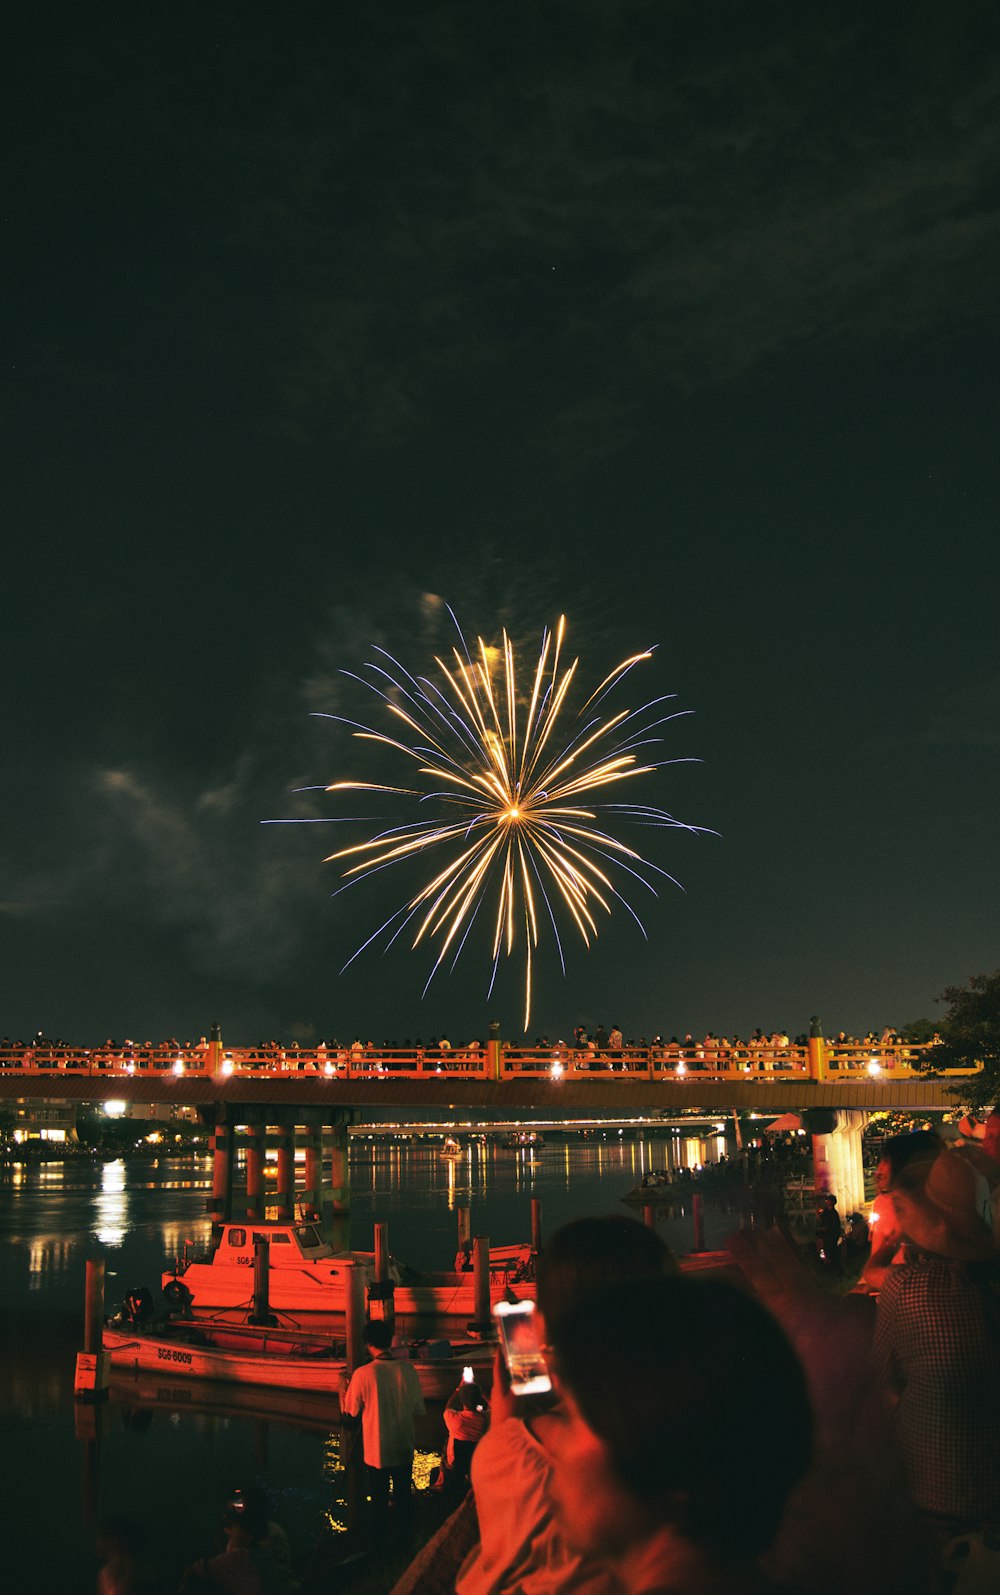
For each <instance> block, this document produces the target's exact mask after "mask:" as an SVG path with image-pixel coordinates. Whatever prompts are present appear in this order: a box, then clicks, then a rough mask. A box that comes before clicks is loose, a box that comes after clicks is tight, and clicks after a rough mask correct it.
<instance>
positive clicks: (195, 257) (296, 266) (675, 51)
mask: <svg viewBox="0 0 1000 1595" xmlns="http://www.w3.org/2000/svg"><path fill="white" fill-rule="evenodd" d="M987 15H988V13H987V10H986V8H985V7H981V6H969V7H963V8H960V14H959V13H956V16H955V17H954V18H951V19H949V18H946V17H941V16H939V15H938V13H936V12H935V13H933V16H932V14H931V12H930V10H929V8H921V7H917V8H910V7H906V8H901V7H895V8H892V7H890V8H887V9H885V10H883V9H881V8H880V10H879V11H877V12H869V11H858V10H857V9H854V10H852V9H851V8H847V9H846V10H844V11H843V12H842V13H838V14H837V15H836V16H826V17H823V16H821V15H820V16H817V14H816V13H815V12H803V13H800V14H797V13H793V12H790V11H789V10H788V8H786V7H777V6H773V5H772V6H764V7H755V8H754V12H753V15H752V17H751V16H750V14H749V13H748V12H747V11H746V8H745V7H744V6H742V5H738V4H736V3H735V0H730V3H724V4H722V5H720V6H718V7H715V8H713V18H712V26H711V27H708V26H705V25H704V20H705V19H704V11H703V8H702V7H701V6H698V5H695V4H694V3H693V0H689V3H685V4H675V5H673V6H663V5H661V4H659V3H656V4H653V3H652V0H630V3H628V4H625V5H623V6H615V7H600V6H592V5H589V4H579V3H573V4H564V5H555V6H553V7H546V8H545V10H544V13H543V12H542V11H540V10H538V9H533V10H531V11H530V12H526V11H525V10H524V9H523V8H520V7H510V6H499V7H486V8H483V7H477V8H470V7H467V6H463V5H454V6H449V5H438V6H435V7H433V8H431V10H430V11H429V12H428V11H427V10H426V9H425V8H419V9H418V10H415V9H414V8H411V7H407V6H392V5H389V6H386V7H379V8H377V9H376V10H374V11H372V10H369V11H366V12H363V13H355V14H353V15H351V16H350V17H347V16H343V15H341V16H338V18H337V22H336V25H334V24H333V22H332V19H331V17H330V14H329V12H328V11H326V10H325V9H324V10H322V11H316V10H312V9H310V8H305V10H304V12H303V13H302V14H301V15H300V18H299V27H298V29H297V31H296V32H294V33H289V34H279V35H277V36H276V35H275V34H274V32H273V29H272V27H271V25H270V22H269V21H263V20H262V19H261V18H260V17H256V18H254V17H253V16H251V17H249V18H246V17H245V14H244V13H243V12H242V10H241V11H239V12H238V13H237V12H236V11H235V10H234V9H233V8H232V7H227V6H225V5H223V6H220V7H218V8H214V13H213V16H212V17H203V18H202V19H201V20H200V23H199V28H198V30H197V31H196V33H195V35H194V37H193V38H192V37H191V35H190V32H189V28H188V26H187V22H185V23H184V24H183V25H181V23H180V22H179V21H178V20H177V17H176V15H175V14H173V13H172V14H170V15H168V16H164V17H162V18H161V19H160V27H159V29H158V31H157V36H156V37H155V38H154V37H153V35H152V34H151V33H149V32H148V31H146V30H145V29H144V28H143V27H142V26H141V25H136V24H135V23H133V26H132V27H131V28H129V27H126V28H124V29H123V30H122V31H121V32H120V34H118V35H117V36H116V37H115V38H114V39H113V40H112V39H105V38H103V37H101V38H98V37H96V36H95V37H93V38H91V39H89V40H81V42H80V45H79V49H78V52H77V53H76V54H75V55H73V54H71V55H70V56H69V57H68V59H67V61H65V62H64V63H63V73H64V80H63V82H62V83H61V84H60V83H59V82H58V79H57V85H56V86H57V89H63V90H65V91H66V92H67V93H68V95H69V96H70V98H71V100H72V99H73V98H74V97H75V98H76V99H77V101H82V100H83V98H84V97H86V106H87V119H86V125H85V126H84V128H83V129H82V130H81V139H80V143H81V148H80V149H79V150H75V151H70V150H69V149H68V148H66V147H65V146H63V147H62V148H61V149H60V150H59V154H60V156H61V164H62V166H63V170H64V176H63V182H64V184H66V185H67V187H68V185H69V183H70V182H72V180H73V176H74V175H75V173H74V167H76V166H78V165H80V164H82V163H83V162H84V161H85V160H88V159H91V160H95V161H105V162H106V161H107V160H108V158H109V155H111V154H112V153H113V157H114V159H113V167H112V177H111V185H110V187H109V189H108V190H107V191H106V193H105V194H104V196H103V198H104V203H105V205H106V207H107V220H108V224H109V228H110V229H111V230H110V232H109V233H108V235H107V237H106V239H105V241H104V242H105V247H106V249H107V250H108V251H111V250H118V251H120V265H121V269H123V270H124V271H126V272H128V271H129V267H130V254H131V253H132V249H131V245H130V243H129V240H128V239H127V238H125V239H122V238H120V237H119V236H118V234H119V233H120V229H121V224H122V220H123V217H122V214H121V208H122V203H123V199H124V195H123V191H122V187H123V184H124V183H125V182H126V181H127V182H128V183H129V184H130V186H131V189H132V192H131V193H130V195H129V200H128V207H129V209H131V210H133V212H134V213H136V214H137V216H138V217H141V218H144V219H145V218H148V221H147V226H148V225H149V222H152V225H153V226H154V227H155V230H156V232H157V233H158V234H159V235H160V237H161V239H162V259H161V261H160V262H159V263H157V262H155V261H154V262H152V263H149V262H144V263H143V265H144V267H148V266H149V265H150V264H151V265H152V270H151V271H149V270H144V278H145V284H144V292H145V294H146V295H147V296H151V297H148V304H149V308H151V309H152V308H153V307H154V306H155V303H156V299H157V297H158V284H159V282H160V281H161V280H162V279H164V278H165V277H166V276H167V275H168V274H170V273H171V272H172V271H174V270H175V269H176V267H175V262H177V260H178V251H179V249H183V266H182V267H181V272H182V276H181V281H180V283H179V284H176V283H175V285H174V286H175V287H176V286H179V287H180V288H181V291H182V293H183V294H186V296H187V297H188V299H189V301H190V310H189V315H190V319H189V324H188V326H187V328H186V329H184V330H183V332H182V331H181V329H180V328H178V329H177V331H178V332H181V335H182V336H187V337H188V338H194V339H198V338H202V337H205V336H209V337H211V339H212V340H213V341H215V342H217V343H218V345H219V347H220V350H221V351H225V352H226V358H228V359H231V360H238V359H239V344H240V342H241V341H242V340H243V339H245V338H246V337H247V336H248V335H250V324H251V322H253V323H254V326H253V333H252V336H253V340H254V342H255V344H256V345H257V348H258V353H259V355H261V356H262V357H263V363H262V364H261V365H260V366H259V368H258V372H257V376H256V385H257V386H258V388H259V391H258V393H257V395H256V398H255V401H254V402H255V404H256V409H257V414H256V424H257V425H258V426H261V427H264V428H265V429H275V430H276V431H277V432H278V433H283V434H286V435H291V436H300V437H302V438H309V439H311V440H313V441H318V442H323V441H324V440H326V441H328V442H329V441H333V440H337V441H339V442H344V441H346V442H351V441H355V442H357V441H359V440H361V441H364V442H365V443H372V444H375V445H376V446H382V447H384V446H386V445H395V444H398V443H400V442H403V441H406V440H409V439H414V438H420V437H422V436H425V435H426V434H427V432H428V429H429V428H431V427H432V426H434V425H439V424H440V412H441V407H442V406H444V407H445V409H447V408H448V406H449V405H453V406H455V407H456V411H457V412H458V413H457V414H456V423H457V425H458V430H459V432H464V431H466V430H467V423H466V422H461V421H459V419H458V417H459V414H461V412H463V411H466V412H467V411H468V410H469V409H470V408H471V409H472V410H473V411H475V410H479V411H480V412H481V413H482V415H483V417H484V420H486V421H487V423H488V422H489V420H491V419H492V418H493V417H495V415H496V408H497V406H498V405H502V406H503V408H504V411H505V415H506V419H507V420H508V423H511V422H513V425H514V430H515V434H516V433H517V432H519V433H520V436H521V441H522V443H523V444H524V445H526V446H528V447H530V448H532V449H537V450H539V451H541V452H543V453H544V454H545V455H546V456H551V455H553V454H562V455H563V456H564V457H567V456H573V455H575V456H577V457H579V456H580V455H581V453H583V454H589V452H590V450H592V449H593V448H597V449H599V450H601V451H606V450H607V449H608V448H609V447H613V446H614V445H615V444H616V443H617V442H618V441H620V440H622V439H624V438H625V437H626V436H627V434H628V428H629V424H630V420H631V419H632V418H634V417H635V416H636V415H637V414H638V413H639V412H641V411H642V410H643V409H645V408H647V407H648V406H649V405H650V403H654V404H655V402H656V400H657V398H658V397H661V398H662V397H663V396H665V395H668V394H670V393H676V392H682V393H683V392H690V391H692V390H698V389H702V388H705V387H709V388H711V387H715V386H718V385H721V384H731V383H734V382H742V381H744V380H745V379H746V378H747V377H748V376H749V375H750V374H751V373H754V372H759V371H760V369H761V368H762V367H767V366H769V365H773V363H774V362H780V361H782V360H784V359H786V358H787V357H788V356H789V355H790V354H793V353H795V352H796V351H801V350H803V349H809V350H812V351H813V352H814V353H815V354H816V355H817V356H820V355H822V354H823V352H824V351H828V350H831V349H832V350H835V351H837V352H838V353H841V354H843V353H850V352H851V351H852V350H861V349H865V348H866V347H868V346H869V345H870V344H871V343H872V342H873V340H876V339H878V340H885V339H886V338H888V339H900V340H905V339H908V338H911V337H913V336H915V335H927V334H929V333H933V332H934V331H935V329H937V328H939V327H941V326H943V325H945V324H947V325H948V326H951V325H953V323H954V321H955V317H956V311H957V313H958V314H959V315H960V316H961V317H963V318H965V319H969V320H974V319H975V318H977V317H980V316H987V317H989V318H990V319H991V320H992V319H994V318H995V296H994V293H993V290H992V282H993V280H994V279H995V278H996V276H997V275H998V274H1000V149H998V145H997V141H996V138H995V136H994V122H993V117H992V115H991V113H990V108H991V107H992V106H995V104H996V102H997V98H998V95H1000V66H998V63H997V60H996V56H995V54H992V53H991V52H990V51H989V50H988V49H985V48H983V49H977V47H976V40H977V37H978V34H977V21H978V24H979V25H982V26H985V23H986V20H987ZM720 45H724V48H720ZM105 47H106V52H105ZM127 129H128V130H129V144H128V147H127V148H123V140H124V137H125V133H126V130H127ZM54 137H55V135H54V134H51V133H50V134H49V135H48V137H46V136H45V134H44V133H43V137H42V141H41V143H42V152H43V158H44V156H49V157H51V154H52V150H51V143H52V141H53V139H54ZM93 197H94V193H93V189H91V192H90V198H91V199H93ZM101 199H102V196H101V195H100V194H98V195H97V203H98V205H100V204H101ZM72 203H73V201H72V198H70V199H69V204H70V207H71V211H72ZM153 218H155V221H154V220H153ZM80 265H81V275H82V284H84V283H86V282H87V280H88V279H89V278H91V277H92V276H93V274H94V273H95V271H97V270H99V269H100V267H101V265H102V260H101V257H100V256H97V255H95V256H94V257H93V258H91V259H90V260H89V261H88V260H87V259H86V258H85V259H84V260H83V261H81V263H80ZM131 293H132V289H131V288H130V287H128V286H127V287H126V306H125V308H126V316H128V313H129V306H128V299H129V297H130V296H131ZM265 306H266V308H265ZM135 309H136V310H137V311H138V310H139V309H140V306H139V305H136V306H135ZM39 358H41V356H40V354H39ZM46 358H47V360H48V361H49V362H50V363H51V360H52V359H53V358H55V359H57V360H58V361H60V362H61V363H62V365H63V367H64V369H66V370H67V371H68V372H71V371H72V369H73V367H74V365H76V364H77V363H78V361H79V356H78V354H77V353H75V352H74V351H73V350H72V347H71V346H70V347H69V348H64V350H63V352H62V353H59V354H56V355H53V354H52V353H50V354H49V355H48V356H47V357H46ZM102 380H106V376H105V375H104V374H103V373H102ZM251 380H252V381H253V379H251ZM511 386H513V387H515V388H516V387H518V386H520V388H521V405H522V414H521V416H520V418H519V419H518V418H516V417H513V416H511V414H510V410H509V400H508V398H507V395H508V392H509V389H510V387H511ZM276 400H277V403H276ZM432 417H433V419H432Z"/></svg>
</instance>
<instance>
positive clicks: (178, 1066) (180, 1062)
mask: <svg viewBox="0 0 1000 1595" xmlns="http://www.w3.org/2000/svg"><path fill="white" fill-rule="evenodd" d="M173 1072H174V1074H183V1073H184V1059H183V1058H177V1059H175V1061H174V1071H173Z"/></svg>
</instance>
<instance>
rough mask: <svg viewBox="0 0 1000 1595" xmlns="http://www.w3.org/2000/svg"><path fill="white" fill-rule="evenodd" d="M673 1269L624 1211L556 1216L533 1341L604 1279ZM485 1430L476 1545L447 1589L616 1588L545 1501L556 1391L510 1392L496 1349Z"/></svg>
mask: <svg viewBox="0 0 1000 1595" xmlns="http://www.w3.org/2000/svg"><path fill="white" fill-rule="evenodd" d="M673 1267H674V1263H673V1259H672V1257H671V1256H670V1253H669V1251H668V1250H667V1248H666V1246H665V1245H664V1243H663V1241H662V1240H661V1239H660V1237H659V1236H658V1235H657V1234H656V1232H655V1231H654V1230H652V1229H649V1228H647V1227H646V1226H645V1225H644V1224H639V1223H637V1222H636V1221H635V1220H634V1219H630V1218H618V1217H601V1218H583V1219H576V1220H574V1221H573V1222H572V1223H569V1224H564V1225H563V1226H562V1228H561V1229H558V1230H557V1231H556V1233H555V1234H554V1235H553V1236H552V1239H551V1240H550V1241H549V1244H548V1245H547V1246H546V1248H545V1250H544V1251H543V1252H542V1253H541V1255H540V1257H539V1259H538V1277H537V1292H538V1311H539V1315H540V1318H541V1320H542V1322H541V1325H540V1333H541V1334H542V1337H543V1339H544V1338H545V1336H546V1335H548V1334H549V1333H550V1331H551V1327H552V1326H553V1325H555V1324H557V1323H558V1322H559V1321H560V1320H561V1319H562V1318H563V1317H564V1316H565V1315H566V1314H567V1313H569V1312H571V1311H573V1310H574V1308H575V1307H577V1306H578V1305H579V1304H580V1303H585V1302H586V1301H588V1300H589V1299H590V1297H591V1296H593V1295H594V1293H595V1291H597V1290H599V1289H600V1288H601V1287H602V1286H603V1285H604V1284H605V1283H606V1282H607V1281H609V1280H614V1281H619V1282H621V1283H622V1284H626V1283H627V1282H628V1281H631V1280H634V1279H638V1278H641V1277H644V1276H646V1277H648V1276H659V1275H662V1274H663V1273H665V1272H666V1271H667V1270H668V1269H672V1268H673ZM492 1403H493V1413H492V1422H491V1426H490V1429H489V1432H488V1434H486V1435H485V1436H484V1438H483V1439H482V1440H481V1441H480V1443H479V1445H478V1446H477V1448H476V1453H475V1456H474V1457H473V1459H472V1488H473V1492H474V1495H475V1501H476V1512H477V1516H478V1519H479V1543H478V1545H476V1546H475V1547H474V1548H473V1550H472V1551H470V1552H469V1554H468V1555H467V1557H466V1559H465V1561H464V1563H463V1564H462V1567H461V1568H460V1570H459V1573H458V1576H457V1579H456V1582H455V1591H456V1595H515V1592H516V1595H571V1592H572V1595H618V1585H617V1583H616V1581H615V1580H614V1578H613V1576H612V1575H611V1574H610V1572H609V1571H608V1570H607V1569H606V1568H605V1567H604V1566H603V1565H602V1564H601V1563H600V1561H597V1560H595V1559H593V1558H592V1557H591V1556H589V1555H588V1554H587V1553H586V1552H581V1551H579V1550H577V1549H575V1548H573V1547H572V1546H571V1545H569V1544H568V1543H567V1541H566V1539H565V1537H564V1536H563V1534H562V1533H561V1531H560V1529H559V1527H558V1525H557V1523H556V1521H555V1518H554V1515H553V1509H552V1497H551V1493H550V1484H551V1478H552V1454H553V1450H552V1448H553V1446H554V1443H555V1437H556V1435H557V1433H558V1430H559V1427H560V1425H561V1423H562V1416H561V1412H560V1406H559V1402H558V1399H557V1398H554V1397H547V1396H538V1397H530V1398H528V1399H527V1400H517V1399H515V1398H514V1397H513V1396H511V1394H510V1387H509V1380H508V1378H507V1371H506V1368H505V1366H504V1364H503V1361H502V1359H501V1358H500V1357H499V1356H498V1358H497V1361H496V1364H495V1367H494V1374H493V1392H492Z"/></svg>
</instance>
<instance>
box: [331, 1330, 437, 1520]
mask: <svg viewBox="0 0 1000 1595" xmlns="http://www.w3.org/2000/svg"><path fill="white" fill-rule="evenodd" d="M364 1339H365V1344H366V1346H367V1347H368V1349H369V1351H370V1352H371V1353H372V1360H371V1362H367V1363H365V1364H364V1365H363V1366H362V1367H360V1368H356V1369H355V1370H354V1373H353V1374H352V1375H351V1381H350V1384H349V1385H348V1386H347V1390H346V1392H345V1394H344V1397H343V1400H342V1401H341V1406H340V1410H341V1415H342V1416H343V1417H345V1418H353V1419H355V1420H360V1423H361V1444H362V1452H363V1455H364V1460H365V1467H366V1468H367V1470H368V1484H369V1489H370V1493H371V1502H372V1513H373V1516H374V1518H375V1520H376V1524H379V1523H381V1524H382V1525H384V1524H385V1522H386V1520H387V1518H388V1512H389V1493H390V1486H391V1490H392V1500H393V1505H394V1506H395V1509H396V1514H397V1523H398V1527H399V1535H400V1538H401V1539H405V1538H406V1537H407V1536H408V1534H409V1531H410V1527H411V1523H412V1511H413V1498H412V1485H413V1447H414V1429H413V1422H414V1419H415V1418H417V1417H420V1416H422V1415H423V1413H424V1411H425V1408H424V1398H423V1395H422V1394H421V1391H420V1381H419V1380H418V1378H417V1371H416V1369H415V1368H414V1366H413V1364H412V1363H410V1362H405V1361H403V1360H402V1359H397V1358H395V1357H394V1356H393V1354H392V1330H391V1329H390V1327H389V1325H388V1324H387V1323H385V1322H384V1321H383V1320H382V1319H375V1320H374V1321H373V1322H372V1323H369V1324H366V1326H365V1332H364Z"/></svg>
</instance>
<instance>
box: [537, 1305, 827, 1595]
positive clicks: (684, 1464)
mask: <svg viewBox="0 0 1000 1595" xmlns="http://www.w3.org/2000/svg"><path fill="white" fill-rule="evenodd" d="M552 1339H553V1345H554V1364H555V1372H556V1377H557V1384H558V1388H559V1390H560V1397H561V1404H562V1418H561V1422H560V1424H559V1426H558V1428H557V1429H556V1430H555V1431H554V1434H553V1438H552V1443H551V1449H550V1456H551V1477H550V1481H549V1495H550V1498H551V1500H552V1502H553V1505H554V1510H555V1517H556V1523H557V1525H558V1528H559V1530H560V1532H561V1534H562V1535H563V1536H564V1538H565V1540H566V1542H567V1543H568V1544H569V1545H571V1546H573V1547H575V1549H576V1550H577V1552H578V1553H579V1554H580V1555H581V1556H585V1557H588V1558H590V1559H591V1560H592V1561H596V1560H597V1559H599V1558H600V1559H604V1560H605V1562H606V1563H607V1564H608V1565H609V1566H610V1567H611V1568H613V1571H614V1575H615V1577H616V1578H617V1581H618V1582H617V1585H616V1587H617V1588H618V1589H619V1590H620V1591H623V1592H624V1595H640V1592H642V1595H653V1592H656V1595H661V1592H662V1595H667V1592H669V1595H707V1592H709V1591H711V1592H712V1595H751V1592H752V1595H763V1592H764V1591H766V1590H769V1589H771V1588H772V1587H774V1586H772V1585H771V1584H770V1583H769V1582H768V1580H767V1577H766V1575H765V1573H764V1571H763V1569H762V1567H761V1564H760V1557H761V1556H762V1554H763V1552H764V1551H765V1550H766V1549H767V1547H768V1546H769V1545H770V1543H771V1541H772V1540H773V1539H774V1536H775V1534H776V1533H777V1530H778V1528H779V1525H780V1523H781V1520H782V1517H783V1515H784V1509H785V1504H786V1501H787V1499H788V1497H789V1495H790V1494H791V1492H792V1489H793V1488H794V1486H795V1485H796V1484H797V1483H798V1481H799V1479H800V1478H801V1477H802V1476H803V1474H804V1473H805V1471H806V1469H807V1467H808V1465H809V1459H810V1453H811V1445H812V1415H811V1410H810V1403H809V1396H808V1390H807V1386H806V1379H805V1375H804V1373H803V1370H802V1367H801V1364H800V1362H799V1360H798V1358H797V1356H796V1354H795V1352H794V1351H793V1350H792V1347H791V1345H790V1344H789V1342H788V1340H787V1339H786V1337H785V1335H784V1332H783V1331H782V1330H781V1329H780V1328H779V1326H778V1324H777V1322H776V1321H775V1320H774V1319H773V1318H772V1317H771V1315H770V1314H769V1313H768V1312H767V1310H766V1309H765V1308H763V1307H762V1306H760V1304H759V1303H757V1302H756V1301H754V1300H753V1299H752V1298H751V1297H749V1296H748V1295H746V1294H745V1293H744V1292H743V1291H740V1290H738V1289H736V1288H735V1287H734V1286H732V1285H729V1284H727V1283H724V1282H722V1281H707V1280H695V1279H689V1278H684V1277H677V1278H661V1279H642V1280H634V1281H632V1282H631V1283H629V1284H628V1285H627V1286H623V1285H621V1284H617V1285H610V1286H607V1287H605V1288H604V1289H603V1290H601V1291H600V1292H599V1293H598V1294H597V1295H596V1296H591V1297H590V1298H589V1299H587V1300H586V1301H584V1302H581V1303H580V1304H579V1305H578V1306H577V1307H576V1308H575V1309H574V1310H573V1311H572V1312H570V1313H568V1314H566V1315H564V1316H563V1317H562V1318H561V1319H560V1320H559V1321H558V1322H557V1323H556V1324H555V1325H554V1326H553V1331H552ZM736 1348H738V1350H736ZM737 1414H738V1421H739V1424H740V1427H741V1429H742V1430H743V1432H745V1433H748V1434H751V1435H753V1437H754V1441H753V1458H752V1466H749V1465H748V1466H747V1467H746V1468H744V1469H743V1470H742V1471H741V1475H740V1480H739V1483H738V1485H737V1486H736V1487H735V1488H733V1489H726V1488H725V1487H724V1486H723V1484H722V1481H721V1476H720V1471H719V1462H720V1454H719V1436H720V1435H725V1434H726V1433H727V1432H728V1431H729V1430H730V1429H731V1427H732V1424H733V1420H734V1415H737ZM539 1587H541V1586H539ZM574 1587H575V1586H574Z"/></svg>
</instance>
